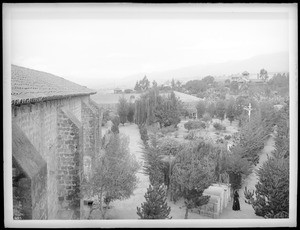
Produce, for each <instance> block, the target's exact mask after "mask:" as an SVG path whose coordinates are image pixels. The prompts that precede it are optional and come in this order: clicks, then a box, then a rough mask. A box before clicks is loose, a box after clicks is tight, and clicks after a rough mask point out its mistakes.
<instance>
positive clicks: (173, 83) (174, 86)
mask: <svg viewBox="0 0 300 230" xmlns="http://www.w3.org/2000/svg"><path fill="white" fill-rule="evenodd" d="M171 87H172V90H175V89H176V84H175V80H174V78H172V81H171Z"/></svg>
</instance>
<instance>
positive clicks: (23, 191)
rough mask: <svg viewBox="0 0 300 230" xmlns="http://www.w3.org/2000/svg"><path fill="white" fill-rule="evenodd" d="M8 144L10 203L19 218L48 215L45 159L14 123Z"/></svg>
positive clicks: (35, 217)
mask: <svg viewBox="0 0 300 230" xmlns="http://www.w3.org/2000/svg"><path fill="white" fill-rule="evenodd" d="M12 144H13V145H12V159H13V162H12V165H13V169H14V170H13V172H14V173H13V187H14V192H15V194H13V197H14V198H16V199H14V207H17V206H21V207H23V208H21V209H20V213H21V214H22V215H21V216H23V217H22V218H23V219H48V203H47V202H48V200H47V164H46V161H45V160H44V159H43V158H42V156H41V154H40V153H39V152H37V150H36V148H35V147H34V146H33V145H32V144H31V142H30V141H29V140H28V138H27V137H26V135H25V134H24V132H23V131H22V130H21V129H20V127H18V125H16V124H12ZM16 201H17V203H18V204H16Z"/></svg>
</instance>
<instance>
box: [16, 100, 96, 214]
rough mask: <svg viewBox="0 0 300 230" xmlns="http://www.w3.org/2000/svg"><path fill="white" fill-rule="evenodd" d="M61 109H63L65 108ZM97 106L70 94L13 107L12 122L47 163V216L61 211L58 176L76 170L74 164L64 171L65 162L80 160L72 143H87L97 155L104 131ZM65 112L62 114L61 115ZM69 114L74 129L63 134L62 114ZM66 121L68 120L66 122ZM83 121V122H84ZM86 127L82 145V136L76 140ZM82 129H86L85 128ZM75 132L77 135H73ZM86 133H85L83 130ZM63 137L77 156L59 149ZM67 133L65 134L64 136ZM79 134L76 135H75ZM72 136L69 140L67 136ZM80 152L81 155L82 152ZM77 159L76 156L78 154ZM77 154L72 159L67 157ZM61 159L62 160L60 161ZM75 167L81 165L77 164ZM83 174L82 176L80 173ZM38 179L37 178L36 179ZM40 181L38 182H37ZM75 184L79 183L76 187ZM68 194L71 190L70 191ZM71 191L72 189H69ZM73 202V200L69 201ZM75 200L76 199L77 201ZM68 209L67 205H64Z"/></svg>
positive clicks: (68, 187) (70, 125) (91, 153)
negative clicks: (60, 125)
mask: <svg viewBox="0 0 300 230" xmlns="http://www.w3.org/2000/svg"><path fill="white" fill-rule="evenodd" d="M62 108H63V110H64V112H63V111H62ZM99 111H101V110H98V109H97V107H95V105H94V104H92V105H91V103H90V98H89V96H81V97H70V98H66V99H61V100H53V101H47V102H41V103H35V104H26V105H21V106H12V123H13V124H16V125H18V126H19V127H20V129H21V130H22V131H23V132H24V134H25V135H26V137H27V138H28V140H29V141H30V142H31V143H32V145H33V146H34V147H35V149H36V151H37V152H38V153H39V154H40V155H41V156H42V158H43V159H44V160H45V162H47V180H46V181H47V184H46V186H45V187H46V188H47V199H46V200H47V205H48V215H47V219H57V213H58V211H59V210H60V208H61V207H62V206H61V202H60V201H59V199H60V200H61V199H62V198H59V197H60V195H61V194H60V192H59V188H60V189H61V187H60V184H59V183H60V182H59V180H58V178H60V177H61V176H62V172H63V173H65V172H67V173H71V174H72V173H73V172H74V171H72V170H75V171H76V170H78V169H77V168H76V169H74V168H72V169H71V167H72V166H67V167H70V168H68V169H67V171H65V172H64V171H63V170H64V169H65V168H59V167H61V163H62V162H63V161H65V162H67V161H69V162H72V161H73V162H77V160H78V159H77V158H78V157H79V156H78V151H79V150H78V149H77V152H76V149H73V148H72V147H70V146H73V145H74V146H75V145H78V146H79V147H80V148H82V150H81V151H82V154H81V156H80V157H82V155H83V147H84V146H85V150H86V151H85V153H87V154H89V155H91V156H92V155H94V153H95V151H96V150H97V149H98V148H100V146H101V145H100V142H99V141H98V140H100V138H98V137H99V133H101V126H99V125H98V123H99V114H101V113H100V112H99ZM62 114H63V115H62ZM59 116H67V117H68V118H66V120H68V122H67V123H68V124H69V128H70V130H71V129H73V130H74V132H71V131H70V132H66V133H63V132H62V130H61V129H59V125H58V124H61V122H62V121H61V120H60V119H61V117H59ZM66 120H65V121H66ZM81 121H83V122H82V123H81ZM81 127H83V130H85V132H86V134H87V138H86V139H85V140H84V141H85V144H84V145H83V139H82V140H81V142H82V143H79V142H80V138H79V139H76V138H77V136H78V135H79V134H78V133H80V129H81ZM82 132H83V131H82ZM71 133H72V134H73V133H74V136H73V135H71ZM82 134H83V133H82ZM59 135H60V136H61V137H62V136H64V137H63V138H64V140H65V141H68V142H65V145H68V146H69V147H68V148H65V149H64V150H63V151H66V154H74V156H72V155H69V156H67V155H66V156H63V155H61V154H63V151H62V150H58V149H59V148H58V142H59V140H58V136H59ZM65 135H66V137H65ZM75 136H76V138H75ZM68 138H69V139H68ZM79 155H80V154H79ZM75 156H76V157H77V158H76V157H75ZM71 157H74V159H73V160H70V159H69V160H67V159H68V158H71ZM59 159H60V163H58V162H59ZM76 167H79V166H78V165H77V166H76ZM79 176H80V175H79ZM74 177H76V176H74V175H72V178H73V179H72V180H73V181H74ZM68 178H71V175H68ZM36 180H37V181H39V180H38V179H36ZM36 183H38V182H36ZM74 184H75V183H73V182H72V185H68V186H65V189H66V190H68V189H69V190H70V189H71V190H72V189H74ZM75 187H76V186H75ZM68 193H69V191H68ZM70 193H71V192H70ZM63 197H65V198H68V199H69V198H70V196H69V197H68V195H66V196H63ZM69 203H70V202H69ZM75 203H76V202H75ZM65 208H66V207H65Z"/></svg>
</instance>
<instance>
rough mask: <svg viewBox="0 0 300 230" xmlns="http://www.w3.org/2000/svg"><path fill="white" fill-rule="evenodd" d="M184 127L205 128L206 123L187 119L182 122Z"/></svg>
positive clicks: (189, 128)
mask: <svg viewBox="0 0 300 230" xmlns="http://www.w3.org/2000/svg"><path fill="white" fill-rule="evenodd" d="M184 128H185V129H187V130H191V129H201V128H202V129H205V128H206V124H205V122H203V121H188V122H186V123H185V124H184Z"/></svg>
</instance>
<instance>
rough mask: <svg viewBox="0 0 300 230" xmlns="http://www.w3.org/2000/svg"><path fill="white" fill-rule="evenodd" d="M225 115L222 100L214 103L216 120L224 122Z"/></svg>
mask: <svg viewBox="0 0 300 230" xmlns="http://www.w3.org/2000/svg"><path fill="white" fill-rule="evenodd" d="M225 113H226V104H225V102H224V100H219V101H217V103H216V115H217V118H219V119H220V120H221V121H223V120H224V118H225Z"/></svg>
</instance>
